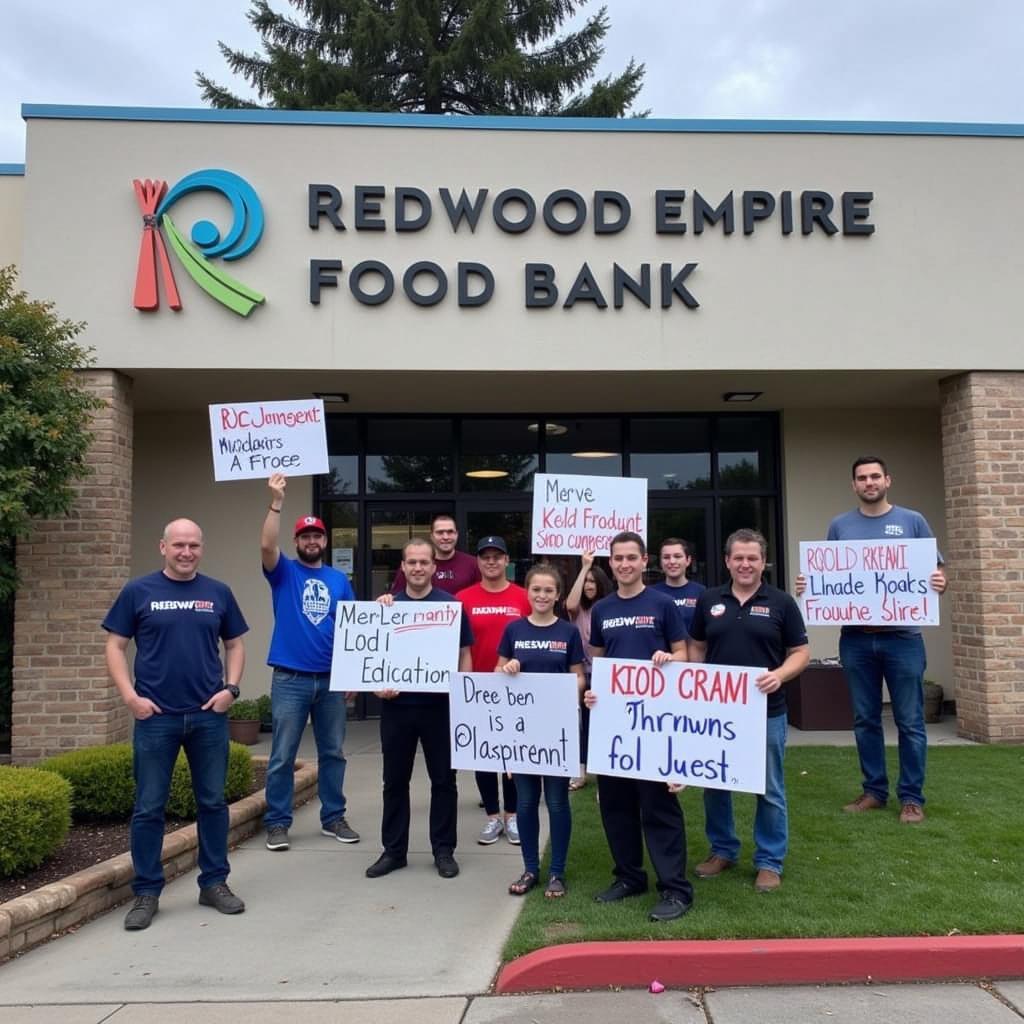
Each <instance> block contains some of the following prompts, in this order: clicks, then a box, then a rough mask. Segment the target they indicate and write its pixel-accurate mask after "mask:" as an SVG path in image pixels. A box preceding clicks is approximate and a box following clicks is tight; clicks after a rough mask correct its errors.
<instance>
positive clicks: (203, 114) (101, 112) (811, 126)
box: [21, 103, 1024, 138]
mask: <svg viewBox="0 0 1024 1024" xmlns="http://www.w3.org/2000/svg"><path fill="white" fill-rule="evenodd" d="M21 116H22V117H23V118H25V119H26V120H29V119H32V118H50V119H59V120H87V121H180V122H198V123H208V124H209V123H213V124H297V125H362V126H375V127H387V128H460V129H469V130H473V129H476V130H482V129H486V130H492V131H493V130H497V131H532V132H550V131H561V132H708V133H757V134H812V135H974V136H991V137H996V138H1000V137H1009V138H1020V137H1024V124H970V123H960V122H955V121H796V120H786V121H770V120H765V121H757V120H749V119H745V118H744V119H739V118H737V119H735V120H733V119H729V118H707V119H700V120H695V119H687V120H683V119H680V120H675V119H671V118H658V117H650V118H630V119H617V118H604V117H478V116H474V115H462V114H367V113H356V112H353V111H321V110H251V109H243V110H211V109H207V108H199V107H194V108H193V107H87V106H61V105H51V104H45V103H25V104H22V107H21Z"/></svg>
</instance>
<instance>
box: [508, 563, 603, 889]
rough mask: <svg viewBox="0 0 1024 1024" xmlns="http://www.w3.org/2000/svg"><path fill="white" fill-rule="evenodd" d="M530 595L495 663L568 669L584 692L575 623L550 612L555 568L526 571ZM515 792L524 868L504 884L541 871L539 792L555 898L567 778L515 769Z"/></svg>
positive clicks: (564, 839)
mask: <svg viewBox="0 0 1024 1024" xmlns="http://www.w3.org/2000/svg"><path fill="white" fill-rule="evenodd" d="M526 592H527V594H528V596H529V601H530V613H529V615H528V617H527V618H525V619H519V620H518V621H517V622H510V623H509V624H508V625H507V626H506V627H505V632H504V635H503V636H502V638H501V643H500V644H499V646H498V652H499V655H500V657H499V659H498V669H499V671H501V672H505V673H507V674H508V675H516V674H517V673H519V672H559V673H561V672H566V673H568V672H572V673H574V674H575V676H576V679H577V684H578V687H579V692H580V693H581V694H582V693H583V683H584V680H583V642H582V641H581V640H580V635H579V632H578V631H577V630H576V628H575V627H574V626H572V625H571V624H570V623H568V622H566V621H565V620H564V619H560V618H558V616H556V615H555V604H556V603H557V601H558V599H559V597H561V596H562V579H561V576H560V575H559V572H558V570H557V569H556V568H555V567H554V566H552V565H547V564H545V563H544V562H541V563H540V564H539V565H535V566H534V567H533V568H532V569H531V570H530V571H529V572H528V573H527V574H526ZM515 781H516V790H517V792H518V793H519V820H520V822H521V825H520V835H521V836H522V849H523V873H522V874H521V875H520V876H519V878H517V879H516V880H515V881H514V882H513V883H512V884H511V885H510V886H509V887H508V891H509V893H510V894H511V895H513V896H525V895H526V893H528V892H529V891H530V890H531V889H532V888H533V887H534V886H535V885H536V884H537V880H538V878H539V877H540V813H539V812H540V794H541V789H542V788H543V790H544V803H545V804H547V808H548V824H549V830H550V834H551V870H550V871H549V873H548V884H547V887H546V888H545V890H544V895H545V896H546V897H547V898H548V899H557V898H559V897H561V896H564V895H565V893H566V886H565V866H566V861H567V860H568V856H569V838H570V836H571V834H572V811H571V810H570V808H569V780H568V779H567V778H566V777H564V776H560V775H526V774H523V773H521V772H516V776H515Z"/></svg>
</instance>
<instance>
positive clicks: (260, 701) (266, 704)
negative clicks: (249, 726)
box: [256, 693, 274, 725]
mask: <svg viewBox="0 0 1024 1024" xmlns="http://www.w3.org/2000/svg"><path fill="white" fill-rule="evenodd" d="M256 707H257V708H258V709H259V714H260V725H270V723H271V722H272V721H273V718H274V716H273V714H272V713H271V704H270V694H269V693H263V694H260V696H259V697H257V698H256Z"/></svg>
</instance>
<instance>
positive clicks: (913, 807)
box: [900, 803, 924, 825]
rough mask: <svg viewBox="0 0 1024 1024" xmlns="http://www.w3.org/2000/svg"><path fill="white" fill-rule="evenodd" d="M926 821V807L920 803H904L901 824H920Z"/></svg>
mask: <svg viewBox="0 0 1024 1024" xmlns="http://www.w3.org/2000/svg"><path fill="white" fill-rule="evenodd" d="M922 821H924V808H923V807H922V806H921V805H920V804H909V803H908V804H904V805H903V808H902V810H901V811H900V824H901V825H920V824H921V822H922Z"/></svg>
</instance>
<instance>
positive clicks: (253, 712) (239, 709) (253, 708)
mask: <svg viewBox="0 0 1024 1024" xmlns="http://www.w3.org/2000/svg"><path fill="white" fill-rule="evenodd" d="M259 717H260V709H259V705H258V704H257V703H256V701H254V700H236V701H235V703H234V704H232V705H231V707H229V708H228V718H231V719H233V720H234V721H236V722H257V721H259Z"/></svg>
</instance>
